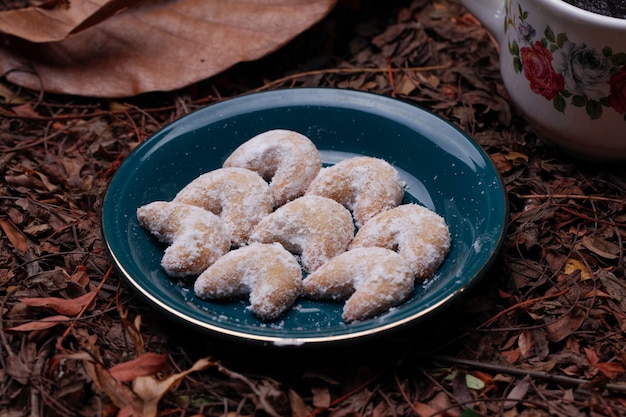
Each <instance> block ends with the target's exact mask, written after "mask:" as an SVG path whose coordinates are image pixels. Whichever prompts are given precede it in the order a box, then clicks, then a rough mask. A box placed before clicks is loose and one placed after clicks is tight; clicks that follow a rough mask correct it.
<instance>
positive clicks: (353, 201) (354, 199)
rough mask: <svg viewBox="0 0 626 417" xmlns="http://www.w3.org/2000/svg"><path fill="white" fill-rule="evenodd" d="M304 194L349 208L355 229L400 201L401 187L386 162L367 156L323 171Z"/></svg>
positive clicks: (390, 166) (401, 184)
mask: <svg viewBox="0 0 626 417" xmlns="http://www.w3.org/2000/svg"><path fill="white" fill-rule="evenodd" d="M306 195H321V196H323V197H328V198H332V199H333V200H335V201H337V202H339V203H340V204H342V205H343V206H344V207H346V208H347V209H349V210H350V211H351V212H352V215H353V216H354V221H355V223H356V225H357V227H360V226H362V225H364V224H365V222H367V221H368V220H369V219H371V218H372V217H374V216H375V215H377V214H379V213H382V212H383V211H385V210H388V209H390V208H393V207H396V206H397V205H398V204H400V203H401V202H402V198H403V196H404V186H403V182H402V180H401V179H400V175H399V174H398V171H397V170H396V169H395V168H394V167H393V166H392V165H391V164H389V163H388V162H387V161H385V160H383V159H380V158H373V157H369V156H357V157H353V158H348V159H344V160H343V161H341V162H339V163H337V164H335V165H332V166H330V167H326V168H322V170H321V171H320V173H319V174H318V175H317V177H315V179H314V180H313V181H312V182H311V184H310V185H309V188H308V189H307V191H306Z"/></svg>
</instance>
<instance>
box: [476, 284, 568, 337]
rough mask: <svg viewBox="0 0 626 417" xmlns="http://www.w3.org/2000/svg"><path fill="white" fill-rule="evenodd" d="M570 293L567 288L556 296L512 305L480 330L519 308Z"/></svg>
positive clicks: (532, 299) (485, 323)
mask: <svg viewBox="0 0 626 417" xmlns="http://www.w3.org/2000/svg"><path fill="white" fill-rule="evenodd" d="M568 291H569V288H565V289H564V290H562V291H559V292H557V293H556V294H549V295H544V296H541V297H537V298H531V299H530V300H526V301H522V302H520V303H517V304H515V305H512V306H511V307H509V308H507V309H504V310H502V311H501V312H499V313H498V314H496V315H495V316H493V317H492V318H490V319H489V320H487V321H486V322H484V323H483V324H481V325H480V326H478V328H479V329H480V328H482V327H487V326H489V325H490V324H492V323H493V322H494V321H496V320H497V319H499V318H500V317H502V316H504V315H506V314H508V313H510V312H511V311H513V310H517V309H518V308H522V307H526V306H528V305H531V304H534V303H536V302H537V301H542V300H547V299H550V298H557V297H560V296H562V295H565V294H567V292H568Z"/></svg>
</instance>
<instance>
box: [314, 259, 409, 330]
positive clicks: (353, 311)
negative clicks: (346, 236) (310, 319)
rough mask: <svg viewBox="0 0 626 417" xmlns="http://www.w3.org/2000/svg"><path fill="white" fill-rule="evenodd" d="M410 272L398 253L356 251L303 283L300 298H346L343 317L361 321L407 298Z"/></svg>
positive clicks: (330, 264) (321, 269)
mask: <svg viewBox="0 0 626 417" xmlns="http://www.w3.org/2000/svg"><path fill="white" fill-rule="evenodd" d="M413 288H414V277H413V271H412V270H411V268H410V267H409V265H408V263H407V262H406V261H405V260H404V258H403V257H402V256H400V255H399V254H398V253H396V252H394V251H392V250H390V249H385V248H380V247H369V248H365V247H364V248H356V249H352V250H349V251H347V252H344V253H342V254H341V255H338V256H336V257H335V258H333V259H331V260H330V261H328V262H327V263H326V264H324V265H323V266H322V267H320V268H319V269H318V270H317V271H315V272H313V273H312V274H310V275H309V276H308V277H306V278H305V279H304V281H303V282H302V292H303V295H305V296H307V297H311V298H314V299H336V300H343V299H346V298H347V301H346V302H345V304H344V308H343V314H342V318H343V320H345V321H346V322H352V321H356V320H364V319H366V318H369V317H372V316H375V315H377V314H380V313H382V312H385V311H387V310H389V309H390V308H391V307H394V306H396V305H398V304H400V303H402V302H403V301H405V300H406V299H407V297H409V295H410V294H411V292H412V291H413Z"/></svg>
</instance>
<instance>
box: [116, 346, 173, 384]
mask: <svg viewBox="0 0 626 417" xmlns="http://www.w3.org/2000/svg"><path fill="white" fill-rule="evenodd" d="M166 361H167V359H166V358H165V356H164V355H159V354H157V353H151V352H148V353H144V354H143V355H141V356H139V357H137V358H135V359H133V360H130V361H127V362H123V363H120V364H117V365H115V366H114V367H113V368H111V369H109V372H110V373H111V376H112V377H113V378H115V379H116V380H118V381H120V382H125V381H133V380H134V379H135V378H138V377H140V376H148V375H154V374H155V373H157V372H159V371H160V370H161V369H163V367H164V366H165V363H166Z"/></svg>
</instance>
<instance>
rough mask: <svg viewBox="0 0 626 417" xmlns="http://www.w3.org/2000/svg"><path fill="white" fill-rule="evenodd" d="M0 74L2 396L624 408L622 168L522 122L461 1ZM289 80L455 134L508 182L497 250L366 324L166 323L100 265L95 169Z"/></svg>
mask: <svg viewBox="0 0 626 417" xmlns="http://www.w3.org/2000/svg"><path fill="white" fill-rule="evenodd" d="M0 81H1V82H0V96H2V99H1V103H2V106H1V108H0V116H1V119H0V176H1V178H2V181H1V182H0V318H1V321H0V325H1V327H2V332H1V333H0V336H1V338H0V392H1V396H0V417H12V416H21V415H29V416H55V415H59V416H96V415H98V416H99V415H109V416H110V415H142V414H143V415H146V416H153V415H159V416H170V415H172V416H194V415H207V416H250V415H257V416H266V415H268V416H297V417H304V416H313V415H320V416H334V417H339V416H357V415H360V416H406V415H417V416H420V417H427V416H480V415H484V416H514V415H524V416H548V415H550V416H553V415H554V416H568V417H573V416H619V415H626V400H624V398H625V397H626V395H625V393H626V373H625V369H626V368H625V367H626V351H625V349H626V343H625V340H624V334H625V331H626V280H625V276H624V256H625V255H624V244H623V240H624V237H626V208H625V205H626V197H625V196H626V175H625V174H626V169H625V168H624V166H623V164H614V165H613V164H606V163H602V164H595V163H590V162H584V161H580V160H577V159H575V158H572V157H570V156H568V155H566V154H564V153H562V152H560V151H558V150H555V149H552V148H551V147H550V146H548V145H546V144H544V143H543V142H542V141H540V140H538V139H537V137H536V136H535V135H534V133H533V132H532V131H531V130H529V128H528V126H527V123H526V122H525V120H524V118H523V117H522V116H521V115H520V114H519V113H518V112H517V110H516V109H515V108H514V107H513V106H512V104H511V103H510V101H509V99H508V95H507V93H506V91H505V89H504V87H503V85H502V82H501V79H500V75H499V66H498V51H497V46H496V45H495V43H494V41H493V39H492V38H491V37H490V36H489V34H488V33H487V32H486V31H485V29H484V28H483V27H482V26H481V25H480V24H479V23H478V22H477V21H476V20H475V19H474V18H473V17H472V16H471V15H469V14H467V12H466V10H465V9H464V8H463V7H461V6H460V5H459V3H458V2H457V1H454V0H435V1H428V0H414V1H398V2H391V3H389V2H387V3H385V4H384V5H382V4H380V2H375V1H371V2H369V1H361V2H359V1H344V2H340V3H339V4H338V6H337V8H336V9H335V10H334V11H333V12H332V13H331V14H330V15H329V16H327V17H326V18H325V19H324V20H322V21H321V22H320V23H319V24H317V25H315V26H314V27H313V28H311V29H310V30H307V31H306V32H304V33H303V34H301V35H300V36H298V37H297V38H295V39H294V40H293V41H292V42H291V43H289V44H288V45H286V46H285V47H284V48H281V49H280V50H278V51H277V52H275V53H273V54H271V55H269V56H267V57H265V58H263V59H261V60H258V61H255V62H251V63H245V64H238V65H236V66H234V67H232V68H230V69H229V70H227V71H225V72H223V73H221V74H219V75H217V76H215V77H213V78H211V79H209V80H206V81H204V82H201V83H198V84H195V85H193V86H192V87H190V88H186V89H184V90H178V91H175V92H172V93H163V94H148V95H144V96H140V97H133V98H129V99H119V100H101V99H100V100H99V99H89V98H80V97H73V96H57V95H51V94H43V93H39V92H37V91H31V90H26V89H21V88H19V87H18V86H16V85H13V84H11V83H9V82H7V81H6V80H0ZM301 86H308V87H311V86H312V87H315V86H323V87H336V88H348V89H357V90H363V91H370V92H375V93H379V94H383V95H387V96H392V97H396V98H398V99H401V100H405V101H408V102H410V103H414V104H416V105H419V106H421V107H423V108H425V109H428V110H430V111H432V112H434V113H437V114H438V115H440V116H442V117H444V118H445V119H447V120H449V121H450V122H452V123H454V124H455V125H457V126H459V127H460V128H461V129H463V130H464V131H466V132H467V133H468V134H469V135H471V136H472V137H473V138H474V139H475V140H476V141H477V142H478V143H479V144H480V145H481V146H482V147H483V149H485V151H486V152H487V153H488V154H489V156H490V157H491V159H492V160H493V162H494V164H495V165H496V167H497V168H498V170H499V172H500V173H501V175H502V178H503V182H504V183H505V185H506V188H507V191H508V196H509V202H510V219H509V224H508V232H507V235H506V240H505V242H504V247H503V250H502V252H501V254H500V255H499V257H498V259H497V261H496V262H495V264H494V265H493V266H492V268H491V269H490V270H489V272H488V273H487V275H486V276H485V277H484V279H483V280H482V281H481V282H480V283H479V284H478V285H477V286H476V287H474V288H472V289H471V290H470V291H467V292H466V294H465V295H464V296H463V298H461V299H460V300H459V301H458V302H456V303H454V304H453V305H451V306H450V307H449V308H447V309H446V310H445V311H442V312H440V313H438V314H436V315H434V316H432V317H431V318H429V320H427V321H426V322H423V323H420V324H418V325H417V326H414V327H411V328H408V329H405V330H402V331H400V332H395V333H392V334H388V335H384V336H383V337H379V338H376V339H373V340H368V341H364V342H358V343H354V344H345V345H338V346H330V347H326V348H315V349H310V348H304V349H293V348H292V349H277V348H275V347H274V348H266V347H260V346H248V345H242V344H237V343H232V342H228V341H224V340H222V339H220V338H216V337H213V336H211V335H204V334H203V335H198V334H195V333H193V332H190V331H189V329H185V328H181V327H180V326H179V325H177V324H176V323H172V322H170V321H169V320H168V319H167V318H164V317H163V316H162V315H161V314H160V313H159V312H157V311H155V310H153V309H152V308H151V307H150V306H149V305H147V304H146V303H145V302H144V301H143V300H142V299H141V298H139V297H138V296H137V294H136V293H135V292H134V291H133V290H131V289H130V288H129V287H128V286H127V285H126V283H125V282H124V281H123V280H122V279H121V277H120V276H119V275H118V274H117V273H116V272H115V271H114V270H113V268H112V266H111V262H110V261H109V259H108V257H107V255H106V253H105V251H104V248H103V243H102V241H101V236H100V225H99V209H100V205H101V201H102V197H103V194H104V192H105V190H106V187H107V184H108V183H109V181H110V180H111V178H112V176H113V175H114V174H115V172H116V169H117V168H118V167H119V166H120V164H121V163H123V161H124V159H125V157H126V156H128V154H129V153H130V152H132V150H133V149H134V148H135V147H136V146H137V145H138V144H140V143H141V142H142V141H144V140H145V139H146V138H147V137H149V136H150V135H151V134H152V133H154V132H155V131H157V130H158V129H159V128H161V127H163V126H165V125H167V124H168V123H170V122H172V121H174V120H176V119H178V118H180V117H182V116H184V115H185V114H188V113H189V112H191V111H193V110H195V109H198V108H201V107H204V106H206V105H210V104H211V103H215V102H218V101H221V100H224V99H227V98H229V97H233V96H237V95H240V94H244V93H248V92H253V91H262V90H269V89H277V88H293V87H301Z"/></svg>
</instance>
